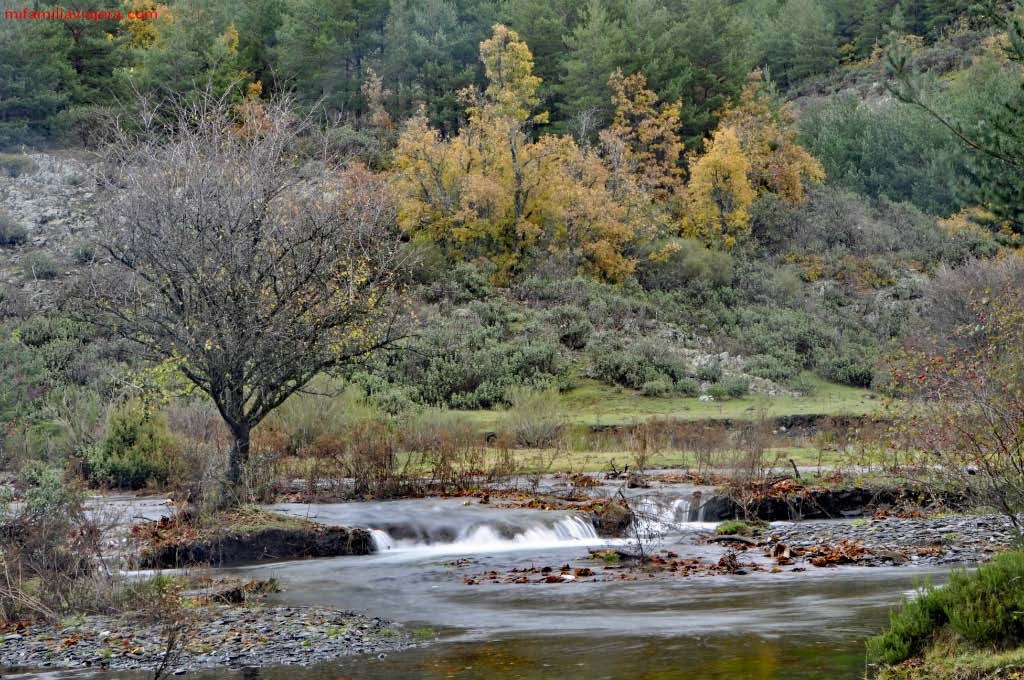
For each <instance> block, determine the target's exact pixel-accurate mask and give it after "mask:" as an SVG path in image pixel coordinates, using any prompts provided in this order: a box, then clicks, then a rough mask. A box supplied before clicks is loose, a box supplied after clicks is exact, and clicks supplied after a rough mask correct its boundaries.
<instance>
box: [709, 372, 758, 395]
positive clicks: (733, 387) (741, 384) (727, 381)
mask: <svg viewBox="0 0 1024 680" xmlns="http://www.w3.org/2000/svg"><path fill="white" fill-rule="evenodd" d="M718 387H721V389H722V392H723V394H724V395H725V396H727V397H730V398H732V399H739V398H740V397H745V396H746V395H747V394H748V393H749V392H750V379H749V378H747V377H746V376H743V375H729V376H726V377H724V378H722V380H720V381H719V382H718ZM712 396H714V395H712ZM716 398H717V397H716Z"/></svg>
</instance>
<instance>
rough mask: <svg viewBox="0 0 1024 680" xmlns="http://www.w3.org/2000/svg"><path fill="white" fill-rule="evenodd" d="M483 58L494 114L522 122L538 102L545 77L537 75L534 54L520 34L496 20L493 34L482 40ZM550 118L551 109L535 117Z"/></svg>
mask: <svg viewBox="0 0 1024 680" xmlns="http://www.w3.org/2000/svg"><path fill="white" fill-rule="evenodd" d="M480 61H482V62H483V63H484V75H485V76H486V77H487V83H488V84H487V90H486V91H485V92H484V94H485V95H486V96H487V99H488V100H489V102H490V104H491V105H492V106H493V107H494V112H493V115H496V116H507V117H509V118H511V119H513V120H516V121H519V122H525V121H526V120H528V119H529V118H530V112H531V111H532V110H533V108H534V107H535V106H537V102H538V99H537V89H538V88H539V87H540V83H541V79H540V77H539V76H535V75H533V54H532V53H531V52H530V48H529V46H527V44H526V43H525V42H523V41H522V40H520V39H519V34H518V33H516V32H515V31H513V30H511V29H509V28H508V27H507V26H505V25H504V24H495V25H494V30H493V33H492V35H491V37H490V38H488V39H487V40H484V41H483V42H481V43H480ZM534 120H535V121H536V122H538V123H545V122H547V113H541V114H538V115H537V116H535V117H534Z"/></svg>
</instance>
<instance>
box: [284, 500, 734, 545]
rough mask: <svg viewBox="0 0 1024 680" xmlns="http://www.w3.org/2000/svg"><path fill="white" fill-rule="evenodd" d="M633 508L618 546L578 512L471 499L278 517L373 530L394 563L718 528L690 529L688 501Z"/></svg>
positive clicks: (293, 509) (343, 507) (347, 506)
mask: <svg viewBox="0 0 1024 680" xmlns="http://www.w3.org/2000/svg"><path fill="white" fill-rule="evenodd" d="M630 505H631V507H632V508H633V509H634V511H635V513H636V518H637V519H636V522H635V524H634V525H633V527H631V530H630V531H629V532H628V533H629V536H628V537H624V538H618V539H608V538H601V537H599V536H598V535H597V532H596V531H595V530H594V527H593V525H592V524H591V522H590V519H589V518H588V517H587V516H585V515H581V514H578V513H574V512H572V511H543V510H532V509H515V508H511V509H510V508H500V507H493V506H490V505H484V504H480V503H477V502H474V501H466V500H465V499H440V498H435V499H415V500H403V501H390V502H376V503H342V504H330V505H317V506H310V505H301V504H283V505H278V506H274V508H273V509H275V510H278V511H280V512H285V513H288V514H292V515H300V516H305V517H308V518H310V519H314V520H316V521H319V522H323V523H326V524H340V525H345V526H361V527H366V528H367V529H369V530H370V532H371V535H372V537H373V541H374V545H375V547H376V549H377V553H378V554H379V555H381V556H386V557H389V558H390V557H393V558H395V559H410V558H418V557H430V556H442V555H459V556H465V557H470V556H478V555H486V554H492V553H499V552H509V551H521V552H522V551H531V550H532V551H538V550H549V549H562V548H573V549H580V550H586V549H587V548H601V547H606V546H611V545H623V544H624V543H628V542H629V541H630V540H634V541H635V540H636V538H637V537H639V538H640V540H642V541H654V542H656V543H657V542H660V541H661V540H662V539H665V538H667V537H671V536H678V535H680V534H683V533H688V532H696V531H706V530H709V529H712V528H713V527H714V526H715V525H714V524H709V523H704V522H690V521H689V519H690V515H691V512H690V501H689V498H688V495H683V496H679V495H675V494H673V495H658V494H644V495H637V496H634V497H633V498H631V499H630ZM584 554H585V553H584Z"/></svg>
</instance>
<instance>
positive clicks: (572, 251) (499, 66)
mask: <svg viewBox="0 0 1024 680" xmlns="http://www.w3.org/2000/svg"><path fill="white" fill-rule="evenodd" d="M480 55H481V60H482V61H483V63H484V72H485V75H486V76H487V81H488V85H487V88H486V89H485V90H484V92H483V93H480V92H478V91H476V90H475V89H472V88H470V89H467V90H465V91H463V92H462V96H463V99H464V101H465V102H466V103H467V114H468V118H469V120H468V122H467V125H466V126H465V127H464V128H463V129H462V130H461V131H460V132H459V133H458V134H457V135H455V136H453V137H451V138H449V139H444V138H443V137H442V136H441V134H440V133H439V132H438V131H437V130H434V129H432V128H431V127H430V126H429V125H428V123H427V120H426V118H425V117H424V116H422V115H418V116H416V117H414V118H412V119H411V120H410V121H408V123H407V124H406V125H405V127H404V129H403V131H402V134H401V136H400V137H399V141H398V146H397V148H396V150H395V163H394V172H393V176H392V188H393V190H394V192H395V196H396V199H397V201H398V208H399V224H400V226H401V227H402V229H403V230H404V231H405V232H406V233H408V234H410V235H411V236H412V237H413V238H414V239H426V240H428V241H430V242H433V243H435V244H436V245H437V246H438V247H439V248H440V249H441V251H442V253H443V254H444V255H445V256H447V257H448V258H449V259H452V260H454V259H471V258H478V257H482V258H486V259H487V260H489V261H490V262H491V263H492V264H493V265H494V267H495V274H494V279H495V280H496V281H497V282H506V281H508V280H509V279H511V278H513V277H514V276H515V275H516V274H517V273H519V272H520V271H522V270H523V269H524V268H525V267H527V265H528V263H529V260H530V259H533V258H540V257H554V258H558V259H560V260H563V261H565V262H567V263H569V264H571V265H573V266H576V267H578V268H580V269H581V270H584V271H586V272H589V273H591V274H593V275H595V276H597V277H599V278H604V279H608V280H613V281H615V280H621V279H622V278H623V277H624V276H625V275H627V274H628V273H629V272H630V271H632V260H630V259H629V258H628V257H627V256H626V255H625V254H624V251H625V246H626V244H627V243H628V242H629V240H630V239H631V238H632V233H631V230H630V229H629V228H627V227H626V226H625V223H624V222H623V220H622V219H621V215H622V212H623V211H622V209H621V208H620V207H619V206H618V205H617V204H616V203H615V202H614V201H613V200H612V198H611V195H610V193H609V191H608V188H607V184H608V179H607V171H606V169H605V168H604V167H603V166H602V164H601V163H600V159H599V158H598V157H597V156H596V155H595V154H594V153H593V152H591V151H587V150H583V149H580V148H579V146H578V145H577V144H576V143H575V142H574V141H573V140H572V138H571V137H568V136H563V137H552V136H542V137H540V138H539V139H537V140H533V139H532V138H531V134H530V133H531V131H532V130H531V128H532V126H533V125H535V124H537V123H543V122H545V121H546V120H547V114H546V113H544V112H540V113H535V112H534V107H535V106H536V104H537V88H538V87H539V85H540V78H538V77H537V76H534V75H533V57H532V55H531V54H530V51H529V48H528V47H527V45H526V43H524V42H523V41H521V40H520V39H519V36H518V34H516V32H515V31H511V30H509V29H508V28H507V27H505V26H503V25H501V24H498V25H496V26H495V27H494V33H493V35H492V36H491V38H489V39H488V40H485V41H483V42H482V43H481V44H480Z"/></svg>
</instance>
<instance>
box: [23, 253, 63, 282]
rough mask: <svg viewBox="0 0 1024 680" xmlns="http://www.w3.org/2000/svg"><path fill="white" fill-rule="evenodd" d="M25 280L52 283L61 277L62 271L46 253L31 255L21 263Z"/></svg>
mask: <svg viewBox="0 0 1024 680" xmlns="http://www.w3.org/2000/svg"><path fill="white" fill-rule="evenodd" d="M21 270H22V273H23V274H24V275H25V278H29V279H36V280H39V281H50V280H53V279H55V278H57V277H58V276H59V275H60V269H59V268H58V267H57V263H56V262H54V261H53V260H52V259H50V257H49V256H48V255H46V254H45V253H31V254H30V255H28V256H27V257H26V258H25V259H24V260H23V261H22V263H21Z"/></svg>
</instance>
